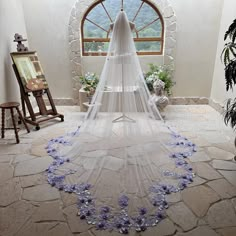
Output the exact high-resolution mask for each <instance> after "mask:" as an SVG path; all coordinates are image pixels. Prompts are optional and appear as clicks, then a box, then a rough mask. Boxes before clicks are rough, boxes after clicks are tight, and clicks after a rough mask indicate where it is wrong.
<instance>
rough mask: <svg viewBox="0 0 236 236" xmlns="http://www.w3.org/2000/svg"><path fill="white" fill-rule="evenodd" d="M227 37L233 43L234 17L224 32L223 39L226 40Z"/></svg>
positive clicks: (234, 31) (235, 26) (235, 30)
mask: <svg viewBox="0 0 236 236" xmlns="http://www.w3.org/2000/svg"><path fill="white" fill-rule="evenodd" d="M228 37H229V39H231V40H232V42H233V43H234V41H235V39H236V19H235V20H234V21H233V23H232V24H231V25H230V26H229V28H228V30H227V31H226V32H225V36H224V40H226V39H227V38H228Z"/></svg>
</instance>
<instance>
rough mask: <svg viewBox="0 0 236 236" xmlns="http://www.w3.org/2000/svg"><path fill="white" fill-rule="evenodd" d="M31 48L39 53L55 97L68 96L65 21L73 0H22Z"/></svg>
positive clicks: (68, 73) (69, 81)
mask: <svg viewBox="0 0 236 236" xmlns="http://www.w3.org/2000/svg"><path fill="white" fill-rule="evenodd" d="M22 2H23V9H24V13H25V21H26V27H27V33H28V40H29V44H30V49H31V50H36V51H37V52H38V55H39V59H40V61H41V64H42V67H43V70H44V73H45V75H46V79H47V81H48V83H49V87H50V90H51V93H52V96H53V97H54V98H71V97H72V84H71V74H70V65H69V62H70V60H69V55H68V23H69V17H70V13H71V9H72V7H73V5H74V3H75V0H22Z"/></svg>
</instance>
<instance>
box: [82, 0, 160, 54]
mask: <svg viewBox="0 0 236 236" xmlns="http://www.w3.org/2000/svg"><path fill="white" fill-rule="evenodd" d="M102 2H104V0H100V1H97V2H95V3H93V4H92V5H91V6H90V7H89V8H88V10H87V11H86V12H85V14H84V16H83V18H82V21H81V42H82V56H106V55H107V52H101V53H100V52H85V48H84V43H86V42H104V43H105V42H110V39H109V38H108V35H109V33H110V29H109V30H108V31H107V30H106V32H107V38H85V37H84V22H85V20H88V19H87V16H88V14H89V13H90V11H92V10H93V8H95V7H96V6H97V5H98V4H102ZM144 3H146V4H148V5H149V6H150V7H152V9H153V10H154V11H155V12H156V13H157V16H159V19H160V23H161V25H162V30H161V37H145V38H144V37H141V38H140V37H138V32H137V30H136V31H135V32H136V35H137V37H136V38H134V42H161V49H160V51H158V52H157V51H156V52H154V51H153V52H150V51H142V52H137V54H138V55H163V48H164V20H163V17H162V15H161V13H160V11H159V10H158V8H157V7H156V6H155V5H154V4H153V3H151V2H149V1H148V0H142V3H141V5H140V7H139V9H138V11H137V12H136V14H135V17H134V19H135V18H136V17H137V15H138V13H139V11H140V9H141V8H142V6H143V4H144ZM121 4H122V5H121V7H123V0H121ZM102 6H103V7H104V10H105V11H106V13H107V15H108V17H109V18H110V15H109V13H108V12H107V10H106V8H105V6H104V5H103V4H102ZM134 19H133V20H134ZM110 20H111V23H112V19H111V18H110ZM88 21H89V20H88ZM90 22H91V21H90ZM154 22H155V21H154ZM154 22H152V23H154ZM152 23H149V24H147V25H145V28H146V27H148V26H149V25H151V24H152ZM97 27H99V28H101V27H100V26H98V25H97ZM143 28H144V27H143ZM103 30H104V29H103Z"/></svg>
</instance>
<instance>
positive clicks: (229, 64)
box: [221, 19, 236, 146]
mask: <svg viewBox="0 0 236 236" xmlns="http://www.w3.org/2000/svg"><path fill="white" fill-rule="evenodd" d="M227 39H228V40H229V41H228V42H226V43H225V45H224V49H223V51H222V54H221V59H222V61H223V63H224V65H225V83H226V91H228V90H229V89H231V90H233V86H234V85H235V84H236V43H235V39H236V19H235V20H234V21H233V23H232V24H231V25H230V26H229V28H228V30H227V31H226V33H225V36H224V41H226V40H227ZM224 122H225V124H226V125H228V124H230V125H231V127H232V128H233V129H236V98H234V99H231V98H230V99H228V100H227V103H226V107H225V111H224ZM235 146H236V140H235Z"/></svg>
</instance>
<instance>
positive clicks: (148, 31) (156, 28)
mask: <svg viewBox="0 0 236 236" xmlns="http://www.w3.org/2000/svg"><path fill="white" fill-rule="evenodd" d="M138 34H139V37H140V38H147V37H149V38H151V37H158V38H159V37H161V34H162V25H161V21H160V20H157V21H155V22H154V23H152V24H151V25H149V26H148V27H147V28H145V29H143V30H141V31H140V32H139V33H138Z"/></svg>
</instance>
